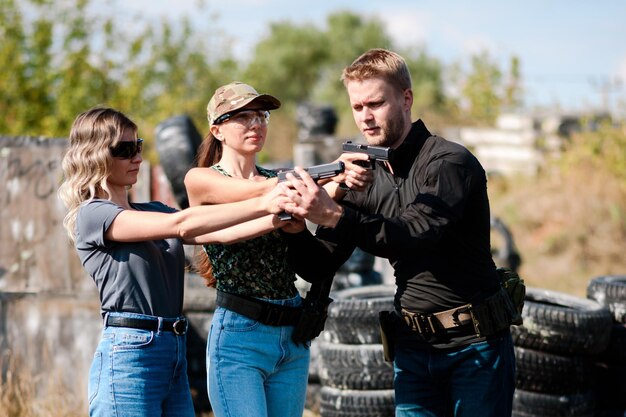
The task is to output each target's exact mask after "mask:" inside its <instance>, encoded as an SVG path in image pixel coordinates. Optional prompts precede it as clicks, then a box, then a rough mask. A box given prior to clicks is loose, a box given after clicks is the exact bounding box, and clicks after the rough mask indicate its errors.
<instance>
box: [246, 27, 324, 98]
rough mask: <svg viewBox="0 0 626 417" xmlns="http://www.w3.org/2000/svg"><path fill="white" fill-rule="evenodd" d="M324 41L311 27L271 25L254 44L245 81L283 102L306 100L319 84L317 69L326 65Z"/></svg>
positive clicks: (319, 32) (320, 33)
mask: <svg viewBox="0 0 626 417" xmlns="http://www.w3.org/2000/svg"><path fill="white" fill-rule="evenodd" d="M325 41H326V38H325V37H324V34H323V33H322V32H321V31H320V30H319V29H317V28H315V27H314V26H312V25H304V26H302V27H298V26H296V25H294V24H292V23H289V22H281V23H273V24H271V25H270V33H269V35H268V36H267V37H266V38H265V39H262V40H261V41H260V42H259V43H258V44H257V45H256V48H255V50H254V57H253V59H252V61H251V62H250V63H249V64H248V66H247V67H246V69H245V70H244V73H243V77H244V80H245V81H247V82H249V83H250V84H252V85H254V86H255V87H257V88H258V89H260V90H264V91H268V92H272V93H273V94H276V95H277V96H278V97H279V98H280V99H281V100H282V101H284V102H291V103H294V102H299V101H302V100H306V99H308V98H309V97H310V95H311V93H312V91H313V89H314V88H315V86H316V84H317V82H318V79H319V72H320V68H321V67H322V66H324V65H325V64H326V62H328V58H329V54H328V48H327V45H326V42H325Z"/></svg>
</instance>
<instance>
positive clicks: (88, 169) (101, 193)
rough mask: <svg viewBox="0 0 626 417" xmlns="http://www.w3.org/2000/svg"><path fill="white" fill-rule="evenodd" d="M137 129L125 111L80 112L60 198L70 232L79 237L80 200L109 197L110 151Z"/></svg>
mask: <svg viewBox="0 0 626 417" xmlns="http://www.w3.org/2000/svg"><path fill="white" fill-rule="evenodd" d="M126 129H129V130H131V131H132V132H133V133H136V132H137V125H136V124H135V123H134V122H133V121H132V120H130V119H129V118H128V117H127V116H125V115H124V114H123V113H122V112H120V111H117V110H115V109H112V108H108V107H95V108H92V109H90V110H87V111H86V112H83V113H81V114H79V115H78V116H77V117H76V119H75V120H74V123H73V125H72V129H71V131H70V137H69V147H68V149H67V152H66V153H65V156H64V157H63V162H62V169H63V183H62V184H61V186H60V187H59V198H60V199H61V200H62V201H63V204H65V207H66V208H67V214H66V216H65V218H64V219H63V227H65V229H66V231H67V234H68V236H69V237H70V239H72V241H75V239H76V230H75V228H76V216H77V214H78V209H79V208H80V206H81V204H83V203H84V202H85V201H89V200H92V199H94V198H106V199H109V198H110V192H109V189H108V187H107V178H108V177H109V175H110V174H111V158H112V156H111V153H110V150H109V147H111V146H115V145H116V144H117V143H118V142H119V141H120V138H121V137H122V134H123V133H124V130H126Z"/></svg>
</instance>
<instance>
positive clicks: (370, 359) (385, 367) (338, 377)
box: [318, 342, 393, 390]
mask: <svg viewBox="0 0 626 417" xmlns="http://www.w3.org/2000/svg"><path fill="white" fill-rule="evenodd" d="M319 348H320V361H319V363H318V372H319V378H320V381H321V383H322V385H324V386H327V387H333V388H339V389H344V390H346V389H348V390H349V389H356V390H380V389H393V364H392V363H391V362H385V358H384V355H383V347H382V345H379V344H374V345H346V344H343V343H328V342H323V343H320V345H319Z"/></svg>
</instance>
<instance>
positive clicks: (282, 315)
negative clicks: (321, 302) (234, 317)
mask: <svg viewBox="0 0 626 417" xmlns="http://www.w3.org/2000/svg"><path fill="white" fill-rule="evenodd" d="M216 304H217V305H218V306H219V307H224V308H226V309H228V310H231V311H234V312H235V313H239V314H241V315H244V316H246V317H248V318H250V319H252V320H256V321H260V322H261V323H263V324H267V325H268V326H295V325H296V323H298V321H299V320H300V315H301V314H302V307H289V306H283V305H280V304H273V303H268V302H265V301H261V300H257V299H255V298H249V297H244V296H241V295H236V294H231V293H228V292H223V291H218V292H217V299H216Z"/></svg>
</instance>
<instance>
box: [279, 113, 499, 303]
mask: <svg viewBox="0 0 626 417" xmlns="http://www.w3.org/2000/svg"><path fill="white" fill-rule="evenodd" d="M390 164H391V166H392V168H393V171H394V173H393V174H392V173H391V172H389V171H388V170H387V168H386V167H385V165H384V164H383V163H381V162H378V165H377V167H376V169H375V170H374V181H373V183H372V184H371V185H370V186H369V187H368V189H367V190H366V191H363V192H348V194H347V195H346V197H345V198H344V199H343V201H342V202H341V204H342V205H343V207H344V214H343V215H342V217H341V219H340V220H339V222H338V224H337V225H336V227H335V228H332V229H331V228H326V227H320V228H318V230H317V232H316V239H315V238H313V237H312V236H310V235H308V236H307V232H303V233H301V234H298V235H292V236H291V237H290V239H291V240H292V241H293V242H292V243H293V244H291V245H290V247H291V248H292V250H291V251H290V253H289V256H290V259H291V261H292V265H294V267H295V268H296V272H297V273H298V274H299V275H300V276H301V277H303V278H304V279H307V280H309V281H312V282H314V281H316V280H319V279H320V277H328V276H332V275H333V274H334V271H335V270H336V269H337V268H338V267H339V266H340V265H341V264H342V263H343V262H344V261H345V260H346V259H347V258H348V257H349V256H350V254H351V253H352V250H353V249H354V247H355V246H358V247H360V248H361V249H363V250H365V251H367V252H369V253H371V254H373V255H376V256H379V257H384V258H388V259H389V261H390V263H391V265H392V266H393V268H394V270H395V278H396V284H397V287H398V289H397V292H396V296H395V305H396V308H397V309H398V310H400V308H406V309H408V310H411V311H415V312H420V313H422V314H428V313H434V312H440V311H444V310H448V309H451V308H454V307H458V306H461V305H463V304H467V303H478V302H480V301H481V300H483V299H484V298H485V297H486V296H488V295H491V294H493V293H494V292H495V291H496V290H497V288H498V282H499V281H498V275H497V273H496V268H495V264H494V262H493V260H492V256H491V248H490V213H489V200H488V196H487V178H486V174H485V171H484V169H483V168H482V166H481V165H480V163H479V161H478V160H477V159H476V158H475V157H474V156H473V155H472V154H471V153H470V152H469V150H467V149H466V148H465V147H463V146H461V145H459V144H457V143H454V142H451V141H448V140H446V139H444V138H442V137H439V136H433V135H431V134H430V132H429V131H428V129H427V128H426V126H425V125H424V123H423V122H422V121H421V120H418V121H417V122H414V123H413V126H412V129H411V131H410V132H409V134H408V135H407V137H406V138H405V140H404V142H403V143H402V144H401V145H400V146H399V147H398V148H397V149H394V150H393V153H392V157H391V161H390ZM320 243H321V245H320Z"/></svg>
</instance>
